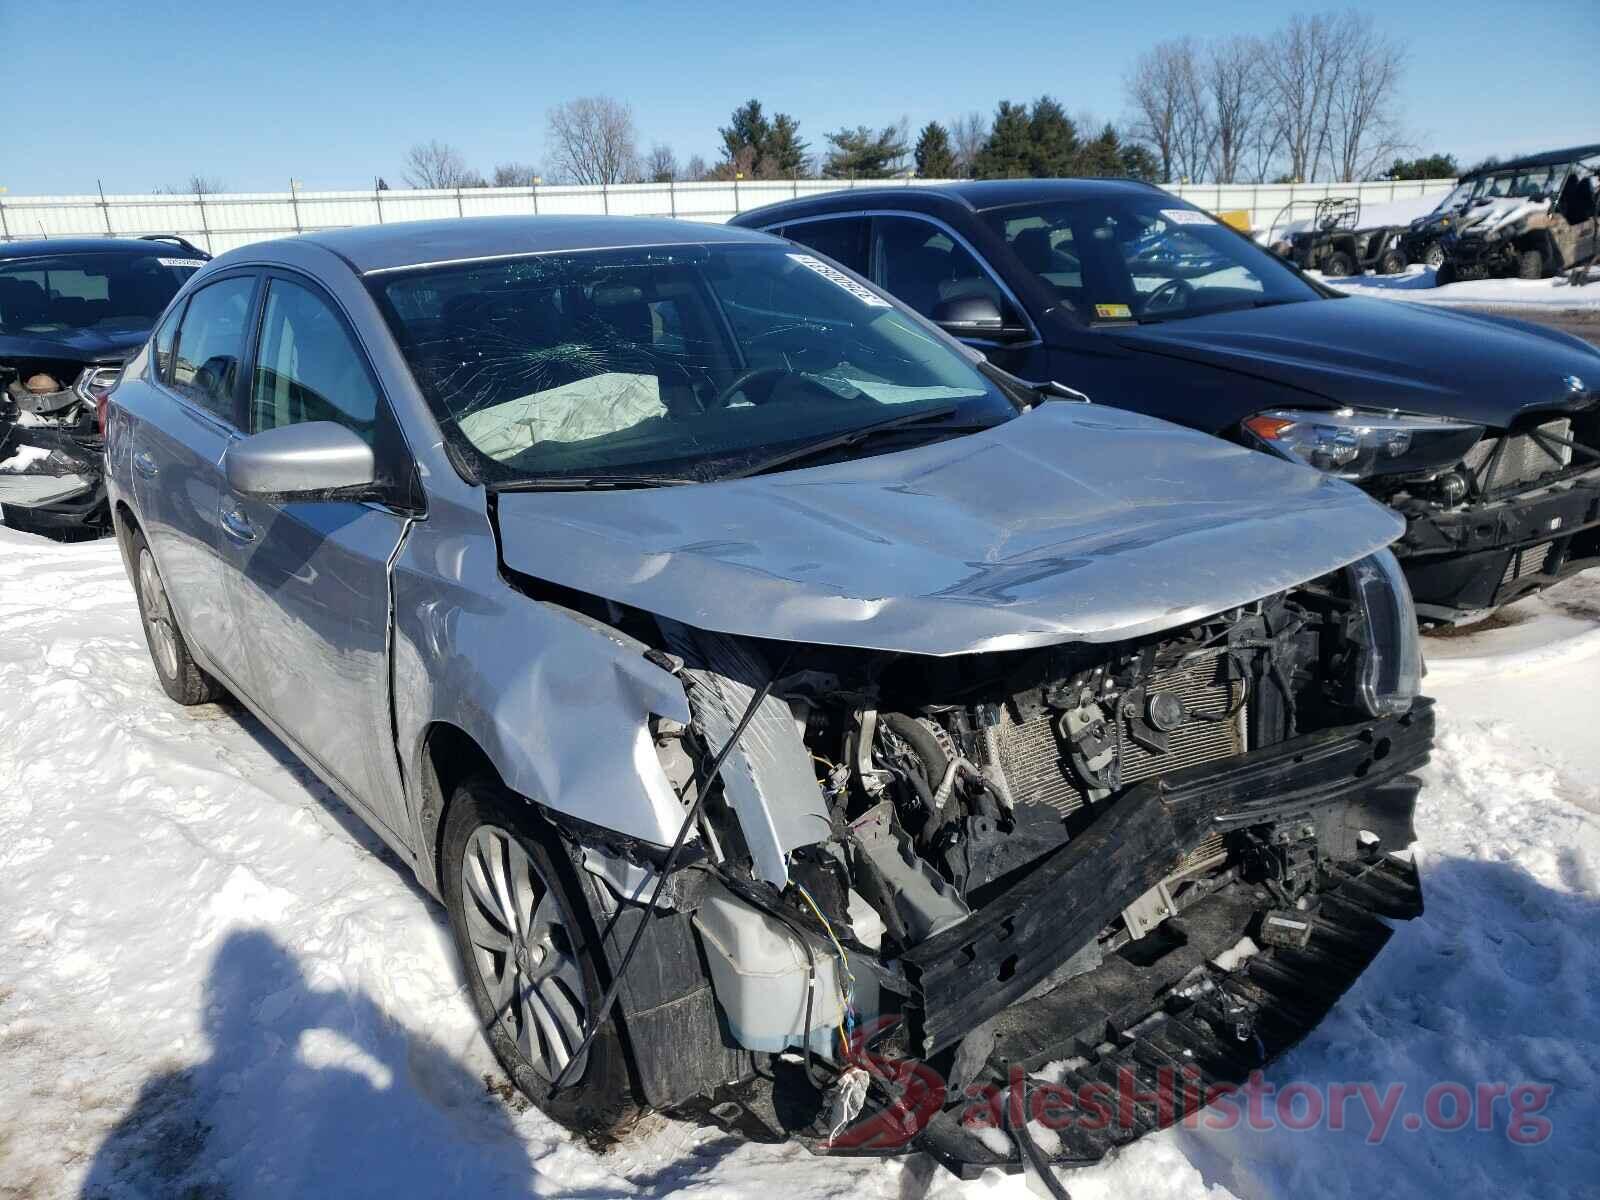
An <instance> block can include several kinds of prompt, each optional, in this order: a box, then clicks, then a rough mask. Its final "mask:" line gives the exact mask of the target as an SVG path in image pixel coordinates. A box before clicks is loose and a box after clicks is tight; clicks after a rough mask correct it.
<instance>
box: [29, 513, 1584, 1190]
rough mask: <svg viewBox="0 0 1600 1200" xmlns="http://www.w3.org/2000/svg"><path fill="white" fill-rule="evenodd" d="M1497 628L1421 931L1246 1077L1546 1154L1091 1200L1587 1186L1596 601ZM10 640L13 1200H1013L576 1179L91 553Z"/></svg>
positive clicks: (1571, 588) (662, 1161) (1244, 1159)
mask: <svg viewBox="0 0 1600 1200" xmlns="http://www.w3.org/2000/svg"><path fill="white" fill-rule="evenodd" d="M1518 611H1519V615H1521V616H1522V618H1523V619H1522V620H1521V621H1520V622H1518V623H1516V624H1507V625H1504V626H1501V627H1497V628H1493V629H1485V630H1483V631H1481V632H1479V633H1473V634H1470V635H1466V636H1460V637H1456V638H1451V639H1448V640H1430V643H1429V650H1430V654H1431V655H1432V656H1433V657H1434V658H1435V660H1436V661H1437V663H1438V666H1437V668H1436V671H1435V677H1434V680H1433V684H1434V686H1433V688H1432V690H1433V691H1434V692H1435V693H1436V694H1437V695H1438V696H1439V697H1440V701H1441V712H1442V729H1441V739H1440V745H1439V753H1438V755H1437V759H1436V762H1435V765H1434V766H1432V767H1431V768H1430V769H1429V785H1430V786H1429V788H1428V790H1427V791H1426V792H1425V793H1424V799H1423V803H1422V807H1421V811H1420V814H1419V832H1420V836H1421V839H1422V845H1423V872H1424V876H1425V886H1426V888H1427V901H1428V913H1427V915H1426V916H1425V917H1423V918H1422V919H1420V920H1418V921H1414V922H1411V923H1409V924H1405V925H1402V926H1400V927H1399V929H1398V931H1397V933H1396V935H1395V938H1394V940H1393V941H1392V942H1391V944H1390V946H1389V947H1388V949H1387V950H1386V951H1385V952H1384V953H1383V955H1382V956H1381V957H1380V958H1379V960H1378V962H1377V964H1376V965H1375V967H1374V968H1373V969H1372V970H1371V971H1370V972H1369V973H1368V974H1367V975H1366V976H1365V977H1364V978H1363V979H1362V980H1361V981H1360V982H1359V983H1358V984H1357V986H1356V988H1355V989H1354V990H1353V991H1352V992H1351V993H1350V995H1349V996H1348V997H1347V998H1346V999H1345V1000H1344V1001H1343V1002H1342V1003H1341V1004H1340V1005H1339V1007H1338V1008H1337V1009H1336V1010H1335V1012H1334V1013H1333V1015H1332V1016H1331V1017H1330V1018H1329V1020H1328V1021H1327V1022H1326V1023H1325V1024H1324V1025H1323V1026H1322V1028H1320V1029H1319V1030H1318V1031H1317V1032H1316V1033H1314V1034H1313V1035H1312V1037H1311V1038H1310V1039H1309V1040H1308V1041H1307V1042H1306V1043H1305V1044H1304V1045H1302V1046H1301V1047H1300V1048H1299V1049H1298V1050H1297V1051H1295V1052H1294V1053H1293V1054H1291V1055H1290V1056H1289V1057H1288V1058H1286V1059H1285V1060H1284V1061H1283V1062H1281V1063H1280V1064H1278V1065H1277V1066H1275V1067H1274V1068H1273V1069H1272V1071H1271V1072H1270V1073H1269V1078H1270V1079H1272V1080H1274V1081H1276V1082H1278V1083H1279V1084H1280V1085H1281V1084H1283V1083H1287V1082H1288V1081H1290V1080H1304V1081H1308V1082H1310V1083H1313V1084H1317V1085H1325V1084H1327V1083H1330V1082H1334V1081H1359V1080H1372V1081H1376V1082H1377V1084H1378V1086H1379V1088H1380V1090H1381V1089H1382V1088H1383V1087H1385V1086H1387V1085H1388V1084H1389V1083H1391V1082H1403V1083H1405V1084H1406V1085H1407V1086H1408V1094H1407V1096H1406V1099H1405V1101H1404V1102H1403V1103H1402V1105H1401V1109H1400V1111H1401V1112H1407V1111H1412V1110H1416V1109H1417V1108H1418V1106H1419V1104H1420V1100H1419V1099H1418V1097H1420V1094H1421V1092H1422V1091H1423V1090H1424V1089H1425V1088H1426V1087H1427V1086H1428V1085H1430V1084H1433V1083H1436V1082H1438V1081H1441V1080H1457V1081H1463V1082H1465V1083H1467V1084H1468V1085H1469V1086H1474V1085H1476V1083H1478V1082H1480V1081H1483V1082H1495V1081H1504V1082H1506V1083H1508V1084H1516V1083H1520V1082H1529V1081H1531V1082H1535V1083H1539V1084H1548V1085H1550V1086H1551V1087H1552V1088H1553V1089H1554V1091H1553V1093H1552V1095H1551V1098H1550V1100H1549V1103H1548V1106H1547V1107H1546V1108H1545V1109H1544V1111H1543V1113H1542V1116H1544V1117H1545V1118H1546V1119H1548V1120H1549V1121H1550V1123H1551V1127H1552V1132H1551V1135H1550V1137H1549V1138H1548V1140H1547V1141H1545V1142H1543V1143H1542V1144H1540V1145H1533V1146H1519V1145H1515V1144H1513V1143H1512V1142H1511V1141H1510V1140H1508V1138H1507V1136H1506V1127H1505V1111H1504V1102H1503V1101H1502V1104H1501V1107H1500V1109H1499V1110H1497V1112H1496V1116H1495V1120H1494V1127H1493V1128H1492V1129H1490V1130H1488V1131H1479V1130H1477V1129H1475V1128H1473V1127H1472V1126H1470V1125H1469V1126H1468V1128H1466V1129H1462V1130H1460V1131H1458V1132H1453V1133H1444V1132H1438V1131H1427V1130H1424V1131H1422V1132H1406V1131H1403V1130H1402V1129H1401V1128H1400V1122H1399V1120H1398V1119H1396V1121H1395V1122H1394V1126H1393V1127H1392V1128H1391V1129H1390V1130H1389V1131H1388V1134H1387V1137H1386V1138H1385V1139H1384V1140H1383V1142H1382V1143H1381V1144H1379V1145H1373V1146H1368V1145H1367V1144H1366V1142H1365V1138H1366V1135H1367V1133H1368V1128H1367V1126H1366V1124H1365V1122H1364V1119H1360V1118H1358V1117H1356V1115H1355V1114H1352V1119H1351V1120H1350V1122H1349V1127H1348V1128H1346V1129H1345V1131H1343V1132H1335V1131H1332V1130H1328V1129H1314V1130H1311V1131H1308V1132H1300V1133H1296V1132H1290V1131H1288V1130H1285V1129H1281V1128H1280V1129H1277V1130H1275V1131H1273V1132H1253V1131H1251V1130H1249V1129H1246V1128H1239V1129H1235V1130H1232V1131H1216V1130H1208V1129H1198V1130H1192V1131H1191V1130H1169V1131H1167V1132H1166V1133H1163V1134H1160V1135H1157V1136H1154V1137H1150V1138H1146V1139H1144V1140H1143V1141H1141V1142H1138V1143H1136V1144H1134V1145H1133V1146H1131V1147H1129V1148H1128V1149H1127V1150H1126V1151H1125V1152H1123V1153H1122V1154H1121V1155H1119V1156H1118V1157H1117V1158H1116V1159H1115V1160H1113V1161H1111V1162H1107V1163H1104V1164H1102V1165H1100V1166H1098V1167H1094V1168H1091V1169H1088V1170H1084V1171H1077V1172H1073V1173H1071V1174H1070V1175H1069V1176H1068V1177H1067V1180H1066V1182H1067V1183H1068V1186H1069V1187H1071V1189H1072V1192H1073V1195H1074V1196H1075V1197H1078V1200H1094V1198H1097V1197H1112V1196H1118V1197H1121V1196H1130V1195H1138V1196H1152V1197H1178V1196H1201V1195H1206V1196H1214V1197H1225V1196H1229V1195H1233V1196H1240V1197H1257V1196H1262V1197H1268V1196H1284V1197H1289V1196H1301V1195H1343V1194H1348V1193H1349V1192H1351V1191H1354V1190H1358V1189H1361V1188H1364V1187H1366V1186H1368V1181H1374V1182H1372V1186H1381V1187H1382V1188H1383V1190H1384V1191H1385V1192H1386V1193H1388V1194H1394V1195H1398V1196H1402V1197H1408V1196H1417V1197H1424V1196H1435V1195H1439V1194H1448V1193H1451V1192H1455V1193H1457V1194H1462V1195H1481V1194H1487V1193H1488V1192H1489V1191H1490V1190H1491V1189H1495V1190H1509V1191H1511V1192H1513V1193H1517V1194H1527V1195H1557V1194H1560V1195H1571V1194H1574V1193H1575V1192H1578V1191H1581V1190H1583V1189H1584V1188H1589V1187H1592V1186H1593V1181H1594V1180H1595V1179H1597V1178H1600V1152H1597V1149H1596V1145H1595V1142H1594V1139H1593V1136H1592V1130H1593V1129H1594V1128H1596V1127H1597V1126H1600V1099H1597V1097H1600V1092H1597V1085H1596V1083H1595V1080H1596V1078H1597V1076H1600V994H1597V992H1596V990H1595V989H1594V987H1593V981H1594V980H1595V979H1597V978H1600V815H1597V814H1600V761H1597V760H1596V758H1595V757H1594V755H1595V750H1594V745H1593V743H1594V742H1595V741H1596V740H1600V739H1595V738H1594V737H1593V730H1594V729H1595V728H1596V727H1597V722H1600V708H1597V706H1600V700H1597V689H1596V687H1595V682H1596V678H1597V671H1600V658H1597V657H1594V656H1590V657H1585V658H1582V659H1579V660H1576V661H1572V660H1571V659H1570V658H1569V657H1568V656H1565V655H1563V654H1561V653H1559V647H1557V649H1556V650H1551V649H1550V647H1551V646H1552V645H1554V644H1556V642H1557V641H1558V640H1562V641H1570V640H1571V639H1572V638H1573V636H1574V635H1576V636H1577V638H1578V639H1579V640H1580V641H1582V640H1583V639H1585V638H1589V637H1592V636H1593V634H1594V632H1595V631H1596V630H1597V629H1600V581H1597V580H1584V579H1580V580H1575V581H1572V582H1570V583H1569V584H1567V585H1564V586H1563V588H1561V589H1557V591H1556V592H1555V593H1553V594H1552V595H1551V596H1550V597H1549V598H1548V599H1544V600H1540V601H1535V602H1532V603H1531V604H1528V605H1522V606H1518ZM0 628H3V629H4V630H5V633H4V636H3V638H0V829H3V830H4V837H3V838H0V916H3V920H0V1130H3V1131H4V1132H3V1134H0V1192H3V1193H4V1194H7V1195H10V1194H19V1195H25V1196H29V1197H40V1198H44V1197H57V1196H75V1195H79V1194H83V1195H89V1196H107V1197H132V1196H139V1197H146V1196H148V1197H166V1196H175V1195H203V1196H219V1197H220V1196H228V1197H234V1198H240V1197H251V1196H263V1197H266V1196H270V1197H283V1196H369V1195H370V1196H380V1195H382V1196H410V1195H488V1194H494V1195H540V1196H557V1195H559V1196H573V1195H583V1196H594V1197H603V1196H648V1195H663V1194H667V1193H673V1194H687V1195H691V1196H706V1197H711V1196H727V1197H742V1196H753V1195H782V1196H783V1197H784V1198H785V1200H807V1198H810V1197H835V1196H837V1197H844V1196H856V1195H878V1196H890V1197H892V1196H896V1195H905V1196H911V1195H921V1194H924V1193H925V1192H926V1193H930V1194H933V1195H936V1196H947V1197H954V1196H967V1195H983V1196H989V1197H1003V1196H1009V1197H1022V1196H1025V1195H1027V1192H1026V1190H1025V1184H1024V1183H1023V1181H1022V1180H1020V1179H1002V1178H1001V1177H999V1176H998V1175H995V1174H990V1175H988V1176H986V1177H984V1178H983V1179H981V1180H979V1181H977V1182H976V1183H974V1184H962V1183H960V1182H959V1181H957V1180H956V1179H954V1178H953V1177H951V1176H948V1175H946V1174H945V1173H943V1172H942V1171H939V1170H935V1169H934V1168H933V1167H932V1166H931V1164H929V1163H928V1162H927V1161H926V1160H923V1159H912V1160H909V1161H903V1162H900V1161H897V1162H877V1161H872V1160H849V1159H839V1160H824V1159H816V1158H812V1157H810V1156H809V1155H807V1154H806V1153H805V1152H804V1151H802V1150H800V1149H798V1148H795V1147H783V1148H777V1149H774V1148H764V1147H754V1146H749V1145H741V1144H739V1143H736V1142H734V1141H732V1140H731V1139H728V1138H726V1137H723V1136H721V1135H720V1134H718V1133H716V1132H714V1131H710V1130H704V1129H698V1128H695V1127H692V1126H690V1125H687V1124H685V1123H682V1122H676V1121H669V1120H665V1119H663V1118H659V1117H652V1118H648V1119H647V1120H646V1121H645V1122H644V1123H643V1124H642V1126H641V1127H640V1128H639V1129H638V1130H636V1131H635V1132H634V1133H633V1135H632V1136H630V1137H629V1138H628V1139H627V1140H626V1141H625V1142H624V1143H623V1144H622V1145H621V1146H619V1147H616V1148H613V1149H612V1150H610V1151H607V1152H605V1153H601V1154H597V1153H595V1152H593V1151H591V1150H590V1149H588V1148H587V1147H585V1146H584V1145H583V1144H582V1143H580V1142H575V1141H573V1140H572V1139H571V1138H569V1137H568V1136H567V1135H566V1134H565V1133H563V1132H562V1131H561V1130H559V1129H558V1128H556V1127H555V1126H553V1125H552V1124H551V1123H550V1122H548V1121H547V1120H545V1119H544V1118H543V1117H542V1116H541V1115H540V1114H539V1113H538V1112H537V1111H536V1110H533V1109H531V1108H529V1107H528V1106H526V1105H525V1104H524V1103H522V1102H521V1101H520V1099H519V1098H517V1097H515V1096H514V1095H513V1094H511V1093H510V1092H509V1089H507V1088H506V1086H505V1083H504V1080H503V1077H502V1076H501V1075H500V1073H499V1071H498V1070H497V1068H496V1067H495V1065H494V1063H493V1060H492V1059H491V1057H490V1056H489V1054H488V1052H487V1050H486V1049H485V1048H484V1046H483V1045H482V1043H481V1041H480V1039H479V1038H478V1036H477V1034H476V1031H475V1028H474V1023H473V1020H472V1016H471V1013H470V1006H469V1001H468V999H467V997H466V994H465V991H464V989H463V987H462V984H461V981H460V979H459V977H458V975H457V972H456V968H455V964H454V960H453V956H452V954H451V951H450V947H449V942H448V933H447V930H446V928H445V925H444V922H443V920H442V916H441V913H440V910H439V909H438V908H437V906H436V905H435V904H433V902H432V901H430V900H428V899H427V898H426V897H425V896H424V895H423V894H422V893H421V892H420V891H419V890H418V889H417V887H416V886H415V885H414V884H413V883H412V882H411V881H410V876H409V873H408V872H407V871H406V870H405V869H404V868H402V867H401V866H400V864H399V863H397V862H396V861H395V859H394V858H393V856H391V855H389V854H387V853H386V852H385V851H384V850H383V849H382V847H381V844H380V843H379V842H378V840H377V839H376V838H375V837H374V836H373V835H371V834H370V833H368V832H367V831H366V830H365V828H364V827H363V826H362V825H361V824H360V822H359V821H358V820H357V819H356V818H354V817H352V816H350V815H349V814H348V813H347V812H346V811H345V810H344V809H343V808H342V807H341V806H340V805H339V803H338V802H337V801H336V800H334V799H333V798H332V797H331V795H329V793H328V792H327V791H326V790H325V789H324V788H322V787H321V786H320V785H319V784H318V783H316V782H315V781H314V779H313V778H312V777H311V775H310V774H309V773H308V772H307V771H306V770H305V769H304V768H303V767H301V766H299V765H297V764H296V763H295V762H294V761H293V760H292V759H291V758H290V756H289V754H288V752H287V751H286V750H285V749H284V748H283V747H282V746H281V745H280V744H279V743H277V742H276V741H275V740H274V739H273V738H272V737H271V736H270V735H269V734H267V733H266V732H265V731H264V730H263V729H262V728H261V726H260V725H259V724H258V723H257V722H255V721H254V720H253V719H251V718H249V717H248V716H246V715H244V714H243V713H242V712H240V711H239V710H237V709H234V708H224V707H206V708H202V709H196V710H187V711H186V710H181V709H179V708H177V707H176V706H174V705H172V704H170V703H169V702H168V701H167V700H166V698H165V697H164V696H163V695H162V693H161V691H160V690H159V688H158V687H157V685H156V682H155V678H154V675H153V673H152V670H151V668H150V665H149V662H148V658H147V656H146V653H145V649H144V645H143V641H142V637H141V634H140V631H139V627H138V623H137V619H136V616H135V611H134V604H133V598H132V594H131V591H130V589H129V587H128V584H127V582H126V581H125V579H124V576H123V570H122V565H121V562H120V560H119V559H118V556H117V552H116V548H115V546H114V545H113V544H112V543H110V542H98V543H91V544H84V545H76V546H63V545H58V544H55V543H52V542H47V541H44V540H42V539H36V538H32V537H29V536H27V535H24V534H19V533H15V532H13V531H10V530H6V529H0ZM1506 656H1512V657H1515V659H1516V664H1517V669H1516V671H1515V672H1514V673H1511V674H1509V675H1508V674H1507V673H1506V672H1502V671H1501V669H1500V665H1501V662H1500V660H1501V658H1503V657H1506ZM1518 688H1526V689H1527V690H1526V692H1516V691H1515V689H1518ZM486 1079H487V1083H486ZM1413 1093H1414V1094H1413ZM1358 1180H1359V1181H1361V1182H1358Z"/></svg>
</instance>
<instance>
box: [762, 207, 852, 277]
mask: <svg viewBox="0 0 1600 1200" xmlns="http://www.w3.org/2000/svg"><path fill="white" fill-rule="evenodd" d="M870 227H871V222H870V221H869V220H868V218H866V217H825V218H823V219H822V220H818V221H800V222H798V223H796V224H794V225H785V226H784V227H783V229H782V231H781V233H782V236H784V237H786V238H789V239H790V240H791V241H796V242H799V243H800V244H801V245H802V246H810V247H811V248H812V249H813V250H815V251H817V252H818V253H820V254H826V255H827V256H828V257H829V258H831V259H833V261H834V262H836V263H839V264H841V265H843V266H846V267H849V268H850V269H851V270H852V271H854V272H855V273H856V274H857V275H865V274H867V273H868V272H867V250H868V243H867V231H868V229H869V228H870Z"/></svg>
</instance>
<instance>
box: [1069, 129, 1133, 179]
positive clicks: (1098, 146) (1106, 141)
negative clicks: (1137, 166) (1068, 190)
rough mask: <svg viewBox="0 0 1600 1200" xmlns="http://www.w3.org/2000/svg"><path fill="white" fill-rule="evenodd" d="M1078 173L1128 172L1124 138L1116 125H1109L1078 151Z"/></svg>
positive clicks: (1112, 173) (1105, 173) (1091, 174)
mask: <svg viewBox="0 0 1600 1200" xmlns="http://www.w3.org/2000/svg"><path fill="white" fill-rule="evenodd" d="M1077 173H1078V174H1079V175H1089V176H1094V175H1122V174H1126V171H1125V169H1124V167H1123V162H1122V140H1121V139H1120V138H1118V137H1117V131H1116V129H1115V128H1114V127H1112V126H1111V125H1107V126H1106V127H1105V128H1104V129H1102V130H1101V131H1100V133H1099V135H1098V136H1096V137H1095V138H1093V139H1092V140H1090V141H1087V142H1085V143H1084V144H1083V147H1082V148H1081V149H1080V150H1079V152H1078V163H1077Z"/></svg>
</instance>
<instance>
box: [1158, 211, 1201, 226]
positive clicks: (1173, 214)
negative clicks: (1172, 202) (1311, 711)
mask: <svg viewBox="0 0 1600 1200" xmlns="http://www.w3.org/2000/svg"><path fill="white" fill-rule="evenodd" d="M1161 215H1162V216H1163V217H1165V218H1166V219H1167V220H1168V221H1170V222H1171V223H1172V224H1174V225H1209V224H1211V218H1210V217H1208V216H1206V214H1205V213H1203V212H1195V210H1194V209H1192V208H1163V209H1162V210H1161Z"/></svg>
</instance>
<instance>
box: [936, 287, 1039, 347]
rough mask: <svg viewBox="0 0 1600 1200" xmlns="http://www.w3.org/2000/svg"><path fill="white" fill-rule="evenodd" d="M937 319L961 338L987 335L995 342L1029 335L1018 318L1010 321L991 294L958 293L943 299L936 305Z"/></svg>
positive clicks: (940, 324)
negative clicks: (958, 294) (961, 294)
mask: <svg viewBox="0 0 1600 1200" xmlns="http://www.w3.org/2000/svg"><path fill="white" fill-rule="evenodd" d="M933 320H934V323H935V324H936V325H938V326H939V327H940V328H941V329H943V330H944V331H945V332H946V333H948V334H952V335H954V336H955V337H959V338H987V339H989V340H990V341H994V342H1014V341H1019V340H1021V339H1023V338H1026V337H1027V336H1028V331H1027V329H1026V328H1024V327H1023V325H1022V324H1021V323H1020V322H1019V321H1017V320H1015V319H1014V318H1013V319H1012V320H1011V321H1009V322H1008V321H1007V320H1006V317H1005V314H1003V313H1002V312H1001V311H1000V306H999V305H998V304H996V303H995V302H994V300H993V299H992V298H991V297H989V296H983V295H978V296H957V297H955V298H954V299H951V300H941V301H940V302H939V303H938V304H936V305H934V307H933Z"/></svg>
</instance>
